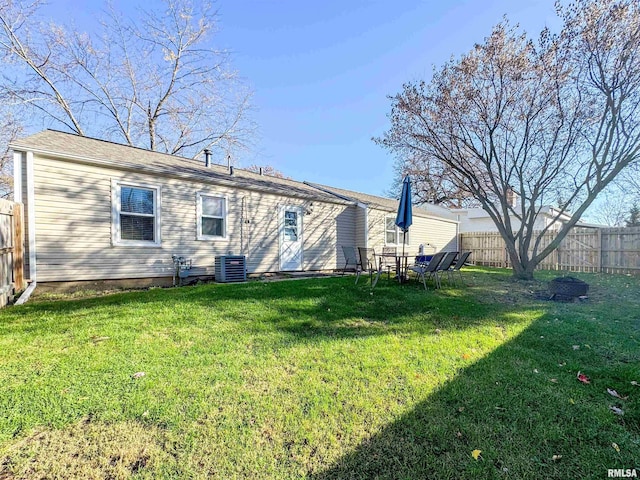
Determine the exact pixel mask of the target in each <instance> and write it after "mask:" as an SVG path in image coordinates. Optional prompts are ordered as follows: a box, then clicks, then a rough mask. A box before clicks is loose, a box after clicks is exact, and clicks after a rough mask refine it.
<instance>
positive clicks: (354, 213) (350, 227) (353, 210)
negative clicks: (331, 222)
mask: <svg viewBox="0 0 640 480" xmlns="http://www.w3.org/2000/svg"><path fill="white" fill-rule="evenodd" d="M360 210H362V209H361V208H358V207H356V206H351V207H348V208H346V209H344V210H343V211H342V212H340V213H338V215H337V216H336V218H335V223H336V230H337V231H336V234H337V237H336V243H335V247H336V257H337V262H338V267H339V268H343V267H344V264H345V259H344V253H343V252H342V246H343V245H344V246H347V247H353V246H356V238H357V234H356V229H357V222H356V219H357V218H358V214H359V213H360V212H359V211H360Z"/></svg>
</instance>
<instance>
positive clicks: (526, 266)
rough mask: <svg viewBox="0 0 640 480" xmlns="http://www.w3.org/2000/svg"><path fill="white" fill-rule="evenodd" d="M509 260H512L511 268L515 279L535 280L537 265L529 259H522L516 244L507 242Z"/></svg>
mask: <svg viewBox="0 0 640 480" xmlns="http://www.w3.org/2000/svg"><path fill="white" fill-rule="evenodd" d="M505 245H506V248H507V253H508V255H509V259H510V260H511V268H512V269H513V278H515V279H517V280H533V271H534V270H535V268H536V265H537V264H536V263H534V262H532V261H531V260H530V259H529V258H526V254H525V258H522V257H521V256H520V255H519V254H518V249H517V248H516V245H515V243H511V242H505Z"/></svg>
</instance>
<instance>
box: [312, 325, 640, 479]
mask: <svg viewBox="0 0 640 480" xmlns="http://www.w3.org/2000/svg"><path fill="white" fill-rule="evenodd" d="M572 337H573V338H580V339H581V340H582V342H583V343H582V345H583V346H584V345H585V344H587V343H590V344H591V345H593V346H594V347H593V348H592V349H589V348H584V347H582V348H581V349H579V350H574V349H573V348H572V345H571V344H570V339H571V338H572ZM604 337H605V338H601V336H600V335H599V334H598V332H597V331H594V332H593V333H587V334H585V333H584V332H583V331H582V330H581V327H580V322H577V323H576V322H575V320H574V319H569V320H568V321H567V322H563V321H562V320H559V319H551V318H549V317H548V316H543V317H542V318H540V319H539V320H537V321H536V322H535V323H533V324H532V325H531V326H530V327H529V328H528V329H527V330H525V331H524V332H522V333H521V334H520V335H519V336H518V337H516V338H515V339H513V340H512V341H510V342H508V343H505V344H504V345H502V346H501V347H499V348H498V349H496V350H495V351H494V352H492V353H491V354H490V355H488V356H487V357H484V358H483V359H481V360H480V361H478V362H477V363H475V364H473V365H472V366H470V367H468V368H465V369H464V370H462V371H460V372H459V374H457V375H456V376H455V378H454V379H452V380H451V381H449V382H447V383H446V384H444V385H443V386H442V387H441V388H440V389H439V390H438V391H436V392H434V393H433V394H432V395H430V396H429V398H428V400H426V401H423V402H422V403H420V404H418V405H417V407H415V408H414V409H413V410H412V411H411V412H410V413H407V414H405V415H404V416H402V417H401V418H399V419H398V420H397V421H395V422H394V423H392V424H390V425H388V426H386V427H384V428H383V429H382V430H381V431H379V432H378V433H377V434H374V435H373V436H372V437H371V438H369V439H368V440H366V441H364V442H363V443H362V444H361V445H359V446H358V447H357V448H356V449H355V450H354V451H353V452H351V453H349V454H347V455H345V456H343V457H342V458H341V459H340V460H339V461H337V462H336V463H335V464H334V465H333V466H331V467H330V468H327V469H326V470H324V471H322V472H319V473H316V474H313V475H310V476H309V477H308V478H310V479H313V480H330V479H331V480H333V479H372V478H376V479H387V478H388V479H413V478H438V479H447V478H451V479H462V478H469V479H474V478H519V479H531V478H546V479H556V478H557V479H565V478H605V477H606V476H607V469H610V468H640V465H639V464H638V459H640V398H639V397H640V394H638V393H637V392H636V391H635V390H634V389H637V387H633V386H631V385H630V384H631V381H632V380H633V379H635V378H637V375H638V374H640V370H639V369H638V363H637V362H636V363H634V364H631V363H627V362H620V361H619V360H620V358H622V357H624V356H629V355H632V356H633V357H634V358H635V359H636V360H640V358H639V357H638V352H637V348H638V344H637V341H634V340H629V339H628V338H627V339H625V338H623V337H624V335H623V336H621V335H620V330H617V331H616V329H612V330H610V331H608V332H606V333H605V334H604ZM614 340H615V341H616V342H617V345H618V352H617V356H616V358H611V357H606V356H602V355H600V354H599V353H598V350H597V349H596V346H597V345H598V343H599V342H605V343H606V342H608V341H614ZM580 369H581V370H582V371H583V372H584V371H588V372H589V375H591V376H592V383H591V384H589V385H583V384H582V383H580V382H578V381H577V379H576V373H577V371H578V370H580ZM606 388H613V389H617V391H618V392H622V393H623V394H624V395H630V394H635V395H631V396H630V397H629V399H628V400H626V401H622V400H616V399H615V398H612V397H611V396H610V395H608V394H607V391H606ZM610 405H619V406H620V407H621V408H624V410H625V415H624V417H619V416H616V415H614V414H613V413H612V412H611V411H610V410H609V406H610ZM613 444H615V445H616V446H617V448H619V450H620V451H619V452H618V451H617V450H616V448H614V446H613ZM474 450H480V451H481V453H480V457H479V458H478V459H477V460H475V459H474V458H473V456H472V452H473V451H474Z"/></svg>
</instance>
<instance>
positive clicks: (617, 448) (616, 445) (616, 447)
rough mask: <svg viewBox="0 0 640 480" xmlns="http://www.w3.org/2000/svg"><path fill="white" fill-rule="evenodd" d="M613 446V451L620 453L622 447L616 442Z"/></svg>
mask: <svg viewBox="0 0 640 480" xmlns="http://www.w3.org/2000/svg"><path fill="white" fill-rule="evenodd" d="M611 446H612V447H613V449H614V450H615V451H616V452H618V453H620V447H619V446H618V444H617V443H616V442H613V443H612V444H611Z"/></svg>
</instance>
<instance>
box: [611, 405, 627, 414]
mask: <svg viewBox="0 0 640 480" xmlns="http://www.w3.org/2000/svg"><path fill="white" fill-rule="evenodd" d="M609 410H611V411H612V412H613V413H615V414H616V415H624V410H622V409H621V408H620V407H616V406H615V405H609Z"/></svg>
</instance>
